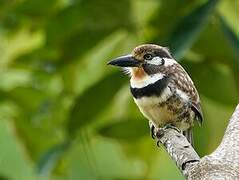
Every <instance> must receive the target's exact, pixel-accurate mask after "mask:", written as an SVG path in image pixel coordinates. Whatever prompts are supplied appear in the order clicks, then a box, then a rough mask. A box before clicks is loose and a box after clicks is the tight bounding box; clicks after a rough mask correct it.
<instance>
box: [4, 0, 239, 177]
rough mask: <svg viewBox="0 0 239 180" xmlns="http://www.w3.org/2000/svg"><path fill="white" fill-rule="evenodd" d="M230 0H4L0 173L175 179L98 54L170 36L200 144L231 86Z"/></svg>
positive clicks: (238, 80)
mask: <svg viewBox="0 0 239 180" xmlns="http://www.w3.org/2000/svg"><path fill="white" fill-rule="evenodd" d="M238 19H239V1H238V0H220V1H219V0H218V1H217V0H208V1H207V0H167V1H166V0H147V1H146V0H119V1H112V0H0V54H1V55H0V179H1V180H2V179H3V180H35V179H44V180H48V179H49V180H58V179H59V180H65V179H69V180H78V179H84V180H95V179H97V180H98V179H102V180H111V179H116V180H147V179H149V180H151V179H152V180H154V179H183V177H182V176H181V174H180V172H179V171H178V170H177V168H176V166H175V165H174V162H172V161H171V160H170V158H169V156H168V154H167V153H166V152H165V151H164V150H163V148H157V146H156V143H155V141H153V140H152V139H151V137H150V135H149V128H148V122H147V120H146V119H145V118H144V117H143V116H142V115H141V113H140V112H139V110H138V109H137V107H136V105H135V104H134V102H133V100H132V98H131V95H130V93H129V87H128V86H129V85H128V77H126V76H124V75H123V74H122V73H121V72H119V70H118V69H116V68H112V67H109V66H106V62H107V61H108V60H110V59H112V58H114V57H117V56H119V55H123V54H127V53H129V52H130V51H131V50H132V49H133V48H134V47H135V46H137V45H139V44H142V43H156V44H160V45H162V46H168V47H169V48H170V49H171V51H172V53H173V55H174V57H175V58H176V59H177V60H179V61H180V63H181V64H182V65H183V66H184V67H185V69H186V70H187V71H188V72H189V74H190V75H191V77H192V79H193V80H194V82H195V84H196V87H197V88H198V90H199V93H200V96H201V99H202V107H203V111H204V116H205V121H204V123H203V126H202V128H198V127H195V130H194V135H195V143H196V150H197V152H198V153H199V154H200V155H201V156H204V155H206V154H209V153H210V152H212V151H213V150H214V149H215V148H216V147H217V146H218V144H219V143H220V141H221V138H222V136H223V133H224V130H225V128H226V125H227V122H228V119H229V117H230V115H231V114H232V112H233V110H234V108H235V105H236V104H237V103H238V98H239V21H238Z"/></svg>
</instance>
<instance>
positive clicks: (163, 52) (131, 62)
mask: <svg viewBox="0 0 239 180" xmlns="http://www.w3.org/2000/svg"><path fill="white" fill-rule="evenodd" d="M109 64H112V65H117V66H121V67H123V68H124V69H126V71H127V72H128V73H129V75H130V90H131V93H132V95H133V98H134V101H135V103H136V104H137V106H138V107H139V109H140V111H141V112H142V113H143V115H144V116H145V117H146V118H147V119H148V120H149V121H150V125H151V127H152V128H153V129H155V128H156V129H160V128H162V127H164V126H166V125H167V124H171V125H173V126H175V127H177V128H178V129H180V130H181V131H183V132H184V134H185V136H186V137H187V138H188V140H189V141H190V142H191V143H192V133H191V132H192V127H193V122H194V120H195V119H196V120H198V122H199V124H201V122H202V119H203V116H202V111H201V105H200V99H199V95H198V92H197V90H196V88H195V86H194V84H193V82H192V80H191V78H190V77H189V75H188V74H187V72H186V71H185V70H184V69H183V67H182V66H181V65H180V64H178V63H177V62H176V61H175V60H174V58H173V57H172V55H171V54H170V52H169V50H168V49H167V48H164V47H161V46H158V45H153V44H145V45H141V46H138V47H136V48H135V49H134V50H133V51H132V52H131V54H130V55H128V56H123V57H120V58H117V59H115V60H113V61H111V62H110V63H109Z"/></svg>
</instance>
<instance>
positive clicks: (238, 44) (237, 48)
mask: <svg viewBox="0 0 239 180" xmlns="http://www.w3.org/2000/svg"><path fill="white" fill-rule="evenodd" d="M218 18H219V21H220V25H221V28H222V31H223V32H224V34H225V36H226V37H227V40H228V41H229V42H230V44H231V46H232V48H233V49H234V52H235V54H236V55H237V59H236V60H237V63H238V64H239V37H238V35H237V34H236V33H235V32H234V31H233V30H232V28H231V27H230V26H229V25H228V24H227V22H226V21H225V20H224V18H223V17H222V16H220V15H219V16H218Z"/></svg>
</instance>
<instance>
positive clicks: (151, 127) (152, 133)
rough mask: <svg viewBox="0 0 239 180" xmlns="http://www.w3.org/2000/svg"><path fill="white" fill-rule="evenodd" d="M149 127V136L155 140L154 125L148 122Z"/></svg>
mask: <svg viewBox="0 0 239 180" xmlns="http://www.w3.org/2000/svg"><path fill="white" fill-rule="evenodd" d="M149 127H150V135H151V137H152V138H153V139H155V137H156V135H155V126H154V124H153V123H152V122H151V121H149Z"/></svg>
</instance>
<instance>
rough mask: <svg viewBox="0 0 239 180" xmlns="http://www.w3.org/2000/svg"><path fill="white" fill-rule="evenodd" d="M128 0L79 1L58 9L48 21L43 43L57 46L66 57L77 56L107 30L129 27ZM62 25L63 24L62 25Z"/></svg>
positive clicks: (102, 36) (105, 33)
mask: <svg viewBox="0 0 239 180" xmlns="http://www.w3.org/2000/svg"><path fill="white" fill-rule="evenodd" d="M129 12H131V11H130V1H128V0H121V1H118V2H117V3H112V1H111V0H98V1H94V0H89V1H80V2H79V3H75V4H74V5H72V6H69V7H67V8H65V9H63V10H62V11H61V12H59V13H58V14H57V15H56V16H55V17H54V18H52V19H51V20H50V21H49V24H48V26H47V28H46V30H47V46H50V47H52V46H53V47H60V48H61V52H62V54H63V56H64V58H63V59H66V58H67V59H69V58H74V57H77V56H79V55H80V54H82V53H84V52H85V51H87V50H88V49H90V48H92V47H93V46H94V45H95V43H97V42H98V41H100V40H102V39H103V38H105V37H106V36H108V34H110V33H112V32H114V31H116V30H119V29H123V28H125V29H131V28H132V22H131V19H130V16H129ZM63 27H64V28H63Z"/></svg>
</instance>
